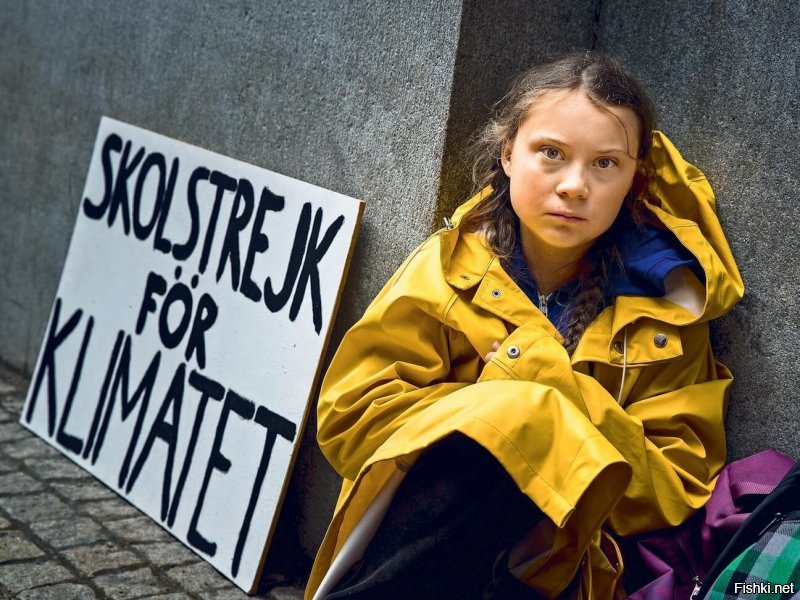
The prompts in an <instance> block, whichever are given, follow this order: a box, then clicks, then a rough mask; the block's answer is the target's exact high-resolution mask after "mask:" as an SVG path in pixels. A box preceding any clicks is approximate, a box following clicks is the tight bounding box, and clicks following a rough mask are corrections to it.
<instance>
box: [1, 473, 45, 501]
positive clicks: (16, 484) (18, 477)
mask: <svg viewBox="0 0 800 600" xmlns="http://www.w3.org/2000/svg"><path fill="white" fill-rule="evenodd" d="M42 488H43V486H42V483H41V482H40V481H36V480H35V479H34V478H33V477H31V476H30V475H26V474H25V473H20V472H16V473H7V474H5V475H0V496H10V495H17V494H24V493H26V492H37V491H39V490H41V489H42Z"/></svg>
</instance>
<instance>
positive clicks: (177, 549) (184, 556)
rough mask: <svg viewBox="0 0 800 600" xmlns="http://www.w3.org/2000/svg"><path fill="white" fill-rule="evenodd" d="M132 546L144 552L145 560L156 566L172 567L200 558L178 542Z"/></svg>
mask: <svg viewBox="0 0 800 600" xmlns="http://www.w3.org/2000/svg"><path fill="white" fill-rule="evenodd" d="M133 547H134V548H135V549H136V550H140V551H141V552H142V553H144V555H145V556H146V557H147V560H148V561H150V563H152V564H154V565H156V566H158V567H173V566H176V565H184V564H187V563H196V562H200V560H202V559H201V558H200V557H199V556H197V555H196V554H195V553H194V552H192V551H191V550H189V549H188V548H187V547H186V546H184V545H183V544H181V543H180V542H156V543H153V544H136V545H134V546H133Z"/></svg>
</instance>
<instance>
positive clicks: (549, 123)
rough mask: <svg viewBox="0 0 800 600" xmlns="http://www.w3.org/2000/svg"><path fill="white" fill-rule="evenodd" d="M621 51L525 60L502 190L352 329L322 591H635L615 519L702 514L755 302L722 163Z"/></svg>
mask: <svg viewBox="0 0 800 600" xmlns="http://www.w3.org/2000/svg"><path fill="white" fill-rule="evenodd" d="M653 128H654V122H653V113H652V109H651V105H650V102H649V101H648V99H647V98H646V96H645V94H644V93H643V91H642V90H641V88H640V86H639V85H638V84H637V83H636V81H635V80H633V78H632V77H630V76H629V75H628V74H626V73H625V72H624V71H622V70H621V68H620V67H619V65H618V64H617V63H616V62H614V61H613V60H612V59H610V58H608V57H606V56H604V55H602V54H599V53H595V52H587V53H580V54H574V55H569V56H567V57H565V58H562V59H560V60H556V61H555V62H551V63H548V64H545V65H542V66H539V67H536V68H534V69H532V70H530V71H529V72H527V73H525V74H524V75H523V76H522V77H521V78H520V79H519V80H518V81H517V83H516V84H515V85H514V87H513V89H512V90H511V91H510V93H509V94H508V95H507V97H506V98H505V103H504V106H503V108H502V110H501V111H500V112H499V113H498V114H497V115H496V117H495V118H494V119H492V120H491V121H490V122H489V124H488V125H487V126H486V128H485V129H484V130H483V133H482V135H481V136H480V137H479V139H478V141H477V143H476V145H475V162H474V165H475V166H474V175H475V180H476V183H478V184H479V187H482V189H481V191H480V192H479V193H478V194H476V195H475V196H474V197H473V198H472V199H470V200H469V201H467V202H466V203H465V204H464V205H462V206H461V207H460V208H458V210H456V212H455V214H454V215H453V218H452V220H448V221H447V223H446V225H447V226H446V228H445V229H443V230H441V231H439V232H437V233H436V234H434V235H433V236H432V237H431V238H430V239H428V240H427V241H426V242H425V243H424V244H422V246H420V247H419V248H418V249H417V250H416V251H415V252H414V253H413V254H412V255H411V256H410V257H409V258H408V259H407V260H406V261H405V263H404V264H403V265H402V266H401V267H400V269H399V270H398V271H397V273H395V275H394V276H393V277H392V278H391V280H390V281H389V283H388V284H387V285H386V286H385V287H384V289H383V290H382V291H381V292H380V294H379V295H378V297H377V298H376V299H375V301H374V302H373V303H372V305H371V306H370V307H369V308H368V309H367V312H366V314H365V315H364V317H363V318H362V319H361V320H360V321H359V322H358V323H357V324H356V325H355V326H354V327H353V328H352V329H351V330H350V332H349V333H348V334H347V335H346V336H345V338H344V340H343V341H342V344H341V347H340V348H339V350H338V352H337V354H336V356H335V357H334V359H333V362H332V363H331V365H330V368H329V370H328V373H327V376H326V378H325V381H324V383H323V386H322V392H321V395H320V400H319V409H318V410H319V413H318V414H319V419H318V422H319V433H318V439H319V443H320V446H321V448H322V451H323V453H324V454H325V456H326V457H327V458H328V460H329V461H330V462H331V464H332V465H333V466H334V467H335V468H336V470H337V471H338V472H339V473H340V474H341V475H342V477H343V478H344V485H343V487H342V492H341V495H340V499H339V502H338V504H337V507H336V512H335V515H334V517H333V521H332V523H331V525H330V528H329V530H328V532H327V535H326V537H325V540H324V541H323V543H322V547H321V548H320V551H319V554H318V556H317V559H316V562H315V564H314V568H313V570H312V573H311V577H310V581H309V584H308V589H307V592H306V594H307V596H306V597H307V598H312V597H313V598H329V599H338V598H376V599H384V598H416V599H419V598H437V599H439V598H481V597H489V598H492V597H493V598H517V597H519V598H539V597H548V598H553V597H556V596H559V595H562V597H577V598H612V597H615V596H618V595H620V594H622V590H621V583H620V574H621V571H622V559H621V556H620V553H619V551H618V548H617V545H616V543H615V541H614V539H613V537H612V536H611V535H610V533H611V532H613V533H614V534H616V535H621V536H628V535H632V534H638V533H642V532H645V531H649V530H654V529H660V528H664V527H670V526H674V525H678V524H680V523H681V522H683V521H685V520H686V519H687V518H688V517H689V516H691V515H692V514H693V513H694V512H695V511H696V510H697V509H698V508H699V507H701V506H702V505H703V503H704V502H705V501H706V500H707V499H708V497H709V495H710V492H711V489H712V487H713V483H714V480H715V476H716V474H717V473H718V471H719V470H720V468H721V467H722V465H723V462H724V459H725V438H724V428H723V417H724V414H725V408H726V403H727V394H728V388H729V385H730V383H731V375H730V372H729V371H728V370H727V369H726V368H725V367H724V366H722V365H721V364H719V363H718V362H716V361H715V360H714V356H713V353H712V349H711V345H710V342H709V333H708V321H710V320H711V319H713V318H716V317H719V316H720V315H722V314H724V313H725V312H727V311H728V310H729V309H730V308H731V307H732V306H733V305H734V304H735V303H736V302H737V301H738V300H739V299H740V298H741V296H742V293H743V285H742V281H741V277H740V275H739V272H738V270H737V268H736V265H735V263H734V261H733V257H732V255H731V252H730V249H729V247H728V244H727V242H726V240H725V238H724V236H723V234H722V230H721V228H720V224H719V221H718V220H717V216H716V214H715V207H714V197H713V193H712V191H711V188H710V187H709V185H708V182H707V181H706V179H705V177H704V176H703V174H702V173H701V172H700V171H699V170H698V169H696V168H695V167H694V166H692V165H690V164H688V163H687V162H685V161H684V160H683V159H682V158H681V156H680V154H679V153H678V151H677V150H676V149H675V147H674V146H673V145H672V144H671V143H670V141H669V140H668V139H667V138H666V137H665V136H664V135H663V134H662V133H660V132H658V131H655V130H654V129H653Z"/></svg>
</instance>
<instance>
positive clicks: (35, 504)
mask: <svg viewBox="0 0 800 600" xmlns="http://www.w3.org/2000/svg"><path fill="white" fill-rule="evenodd" d="M0 505H1V506H2V507H3V509H4V510H5V511H6V512H7V513H8V514H9V515H10V516H11V518H13V519H16V520H18V521H22V522H23V523H36V522H40V521H48V520H52V519H72V518H74V517H75V511H74V510H72V508H71V507H70V506H69V505H67V504H65V503H64V502H63V501H62V500H61V499H60V498H59V497H58V496H56V495H55V494H51V493H49V492H45V493H41V494H27V495H20V496H8V497H5V498H3V499H2V504H0Z"/></svg>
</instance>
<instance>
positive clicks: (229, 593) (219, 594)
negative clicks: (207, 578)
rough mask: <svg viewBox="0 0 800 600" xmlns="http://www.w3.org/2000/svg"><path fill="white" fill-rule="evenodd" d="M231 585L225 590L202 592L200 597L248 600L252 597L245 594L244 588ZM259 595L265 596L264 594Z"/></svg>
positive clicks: (220, 599)
mask: <svg viewBox="0 0 800 600" xmlns="http://www.w3.org/2000/svg"><path fill="white" fill-rule="evenodd" d="M230 585H231V587H229V588H226V589H224V590H211V591H210V592H203V593H202V594H200V598H201V600H247V599H248V598H250V596H248V595H247V594H245V593H244V592H243V591H242V590H240V589H239V588H237V587H234V584H230ZM259 597H260V598H264V596H259ZM267 598H268V596H267Z"/></svg>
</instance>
